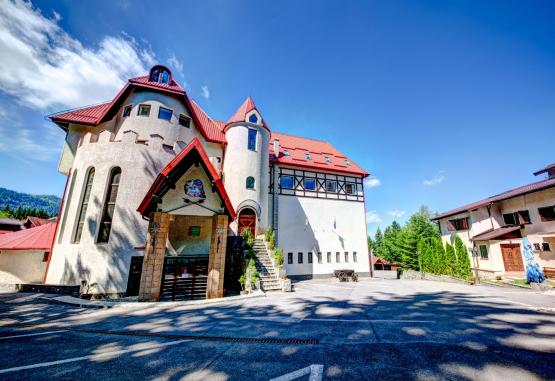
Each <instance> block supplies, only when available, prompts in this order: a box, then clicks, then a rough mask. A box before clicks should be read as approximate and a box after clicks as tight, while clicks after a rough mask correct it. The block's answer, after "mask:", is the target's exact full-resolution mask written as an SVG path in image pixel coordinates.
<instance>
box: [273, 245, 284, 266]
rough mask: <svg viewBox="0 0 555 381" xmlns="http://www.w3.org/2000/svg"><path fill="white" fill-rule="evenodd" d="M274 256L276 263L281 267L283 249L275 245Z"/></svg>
mask: <svg viewBox="0 0 555 381" xmlns="http://www.w3.org/2000/svg"><path fill="white" fill-rule="evenodd" d="M274 258H275V259H276V265H277V266H278V267H279V268H280V269H281V268H283V250H282V249H280V248H278V247H276V248H275V249H274Z"/></svg>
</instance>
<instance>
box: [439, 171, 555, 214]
mask: <svg viewBox="0 0 555 381" xmlns="http://www.w3.org/2000/svg"><path fill="white" fill-rule="evenodd" d="M554 186H555V178H551V179H545V180H541V181H536V182H534V183H531V184H527V185H523V186H521V187H518V188H514V189H511V190H508V191H506V192H503V193H499V194H498V195H495V196H491V197H488V198H485V199H483V200H480V201H476V202H473V203H470V204H467V205H464V206H461V207H458V208H455V209H452V210H449V211H447V212H444V213H441V214H440V215H439V216H436V217H434V218H432V220H439V219H441V218H445V217H449V216H454V215H455V214H459V213H463V212H469V211H471V210H475V209H478V208H481V207H483V206H486V205H489V204H493V203H494V202H499V201H503V200H507V199H509V198H513V197H518V196H522V195H524V194H527V193H532V192H537V191H540V190H543V189H547V188H551V187H554Z"/></svg>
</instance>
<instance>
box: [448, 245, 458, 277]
mask: <svg viewBox="0 0 555 381" xmlns="http://www.w3.org/2000/svg"><path fill="white" fill-rule="evenodd" d="M445 266H446V274H447V275H451V276H456V268H457V255H456V254H455V249H454V248H453V246H452V245H451V244H449V243H447V244H446V245H445Z"/></svg>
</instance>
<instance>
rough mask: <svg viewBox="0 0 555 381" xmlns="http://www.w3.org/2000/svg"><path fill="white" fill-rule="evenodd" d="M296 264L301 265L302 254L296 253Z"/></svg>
mask: <svg viewBox="0 0 555 381" xmlns="http://www.w3.org/2000/svg"><path fill="white" fill-rule="evenodd" d="M297 262H299V263H303V253H297Z"/></svg>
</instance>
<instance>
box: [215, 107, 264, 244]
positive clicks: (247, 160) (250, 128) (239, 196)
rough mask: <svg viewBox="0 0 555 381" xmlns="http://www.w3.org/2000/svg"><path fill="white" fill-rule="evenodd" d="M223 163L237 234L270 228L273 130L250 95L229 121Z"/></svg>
mask: <svg viewBox="0 0 555 381" xmlns="http://www.w3.org/2000/svg"><path fill="white" fill-rule="evenodd" d="M225 136H226V140H227V146H226V149H225V157H224V162H223V174H224V175H223V179H224V184H225V188H226V190H227V192H228V194H229V197H230V198H231V201H232V203H233V207H234V208H235V210H236V211H237V216H238V217H237V220H236V221H234V222H233V224H232V225H231V229H232V230H233V231H234V232H235V233H236V234H241V232H242V231H243V230H245V229H249V230H251V231H252V232H253V233H254V234H257V233H258V232H260V231H262V230H264V229H267V228H268V190H269V185H270V169H269V144H270V130H269V129H268V127H267V126H266V124H265V123H264V120H263V119H262V116H261V115H260V113H259V112H258V110H257V108H256V106H255V105H254V102H253V100H252V99H251V98H250V97H249V98H247V100H246V101H245V102H244V103H243V104H242V105H241V107H239V109H238V110H237V112H236V113H235V115H234V116H233V117H232V118H231V119H230V120H229V121H228V124H227V126H226V129H225Z"/></svg>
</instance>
